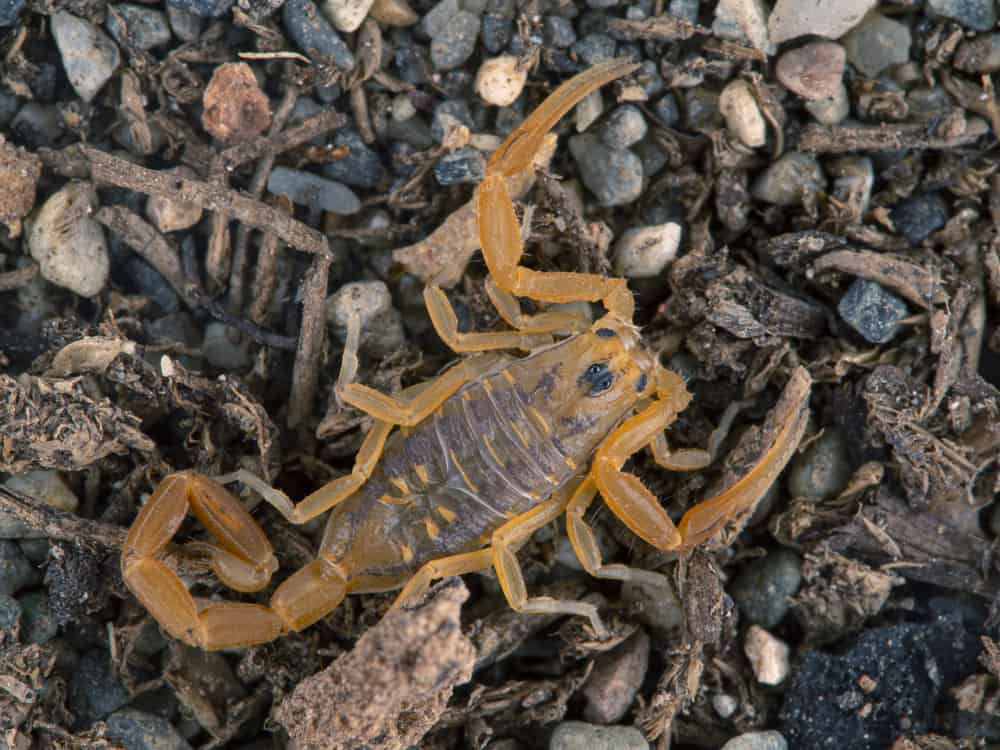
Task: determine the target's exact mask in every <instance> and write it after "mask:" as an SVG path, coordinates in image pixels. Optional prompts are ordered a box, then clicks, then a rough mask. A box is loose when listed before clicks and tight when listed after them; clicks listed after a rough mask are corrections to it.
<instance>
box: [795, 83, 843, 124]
mask: <svg viewBox="0 0 1000 750" xmlns="http://www.w3.org/2000/svg"><path fill="white" fill-rule="evenodd" d="M806 110H807V111H808V112H809V114H811V115H812V116H813V117H815V118H816V122H819V123H822V124H823V125H839V124H840V123H842V122H843V121H844V120H846V119H847V116H848V115H849V114H851V99H850V97H849V96H848V95H847V87H846V86H845V85H844V84H843V83H841V84H840V85H839V86H838V87H837V90H836V91H834V93H833V96H830V97H827V98H826V99H815V100H813V101H807V102H806Z"/></svg>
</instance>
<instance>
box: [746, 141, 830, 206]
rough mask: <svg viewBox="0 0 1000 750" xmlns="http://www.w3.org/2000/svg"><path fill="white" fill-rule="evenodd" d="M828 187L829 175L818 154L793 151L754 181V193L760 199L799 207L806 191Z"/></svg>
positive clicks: (812, 191) (752, 191) (780, 204)
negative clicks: (825, 171)
mask: <svg viewBox="0 0 1000 750" xmlns="http://www.w3.org/2000/svg"><path fill="white" fill-rule="evenodd" d="M825 187H826V177H825V176H824V175H823V169H822V167H820V165H819V162H818V161H817V160H816V157H815V156H813V155H812V154H803V153H800V152H798V151H789V152H788V153H786V154H784V155H783V156H782V157H781V158H780V159H778V161H776V162H774V163H773V164H771V166H769V167H768V168H767V169H766V170H764V173H763V174H762V175H760V176H759V177H758V178H757V180H756V181H755V182H754V185H753V188H752V190H751V193H752V194H753V197H754V198H756V199H757V200H761V201H764V202H765V203H775V204H777V205H779V206H798V205H801V203H802V197H803V195H805V194H806V193H815V192H818V191H820V190H823V189H824V188H825Z"/></svg>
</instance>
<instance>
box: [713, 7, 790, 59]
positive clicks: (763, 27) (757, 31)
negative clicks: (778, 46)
mask: <svg viewBox="0 0 1000 750" xmlns="http://www.w3.org/2000/svg"><path fill="white" fill-rule="evenodd" d="M715 13H716V17H717V18H719V19H720V22H722V23H726V22H730V23H731V22H734V23H735V24H736V25H737V26H738V27H739V29H740V31H741V32H742V33H743V36H745V37H746V39H747V40H748V41H749V42H750V44H752V45H753V46H754V47H756V48H757V49H759V50H760V51H761V52H765V53H767V54H769V55H770V54H774V51H775V47H774V45H773V44H772V43H771V41H770V38H769V35H768V31H767V9H766V8H765V7H764V4H763V3H762V2H761V0H719V4H718V6H717V7H716V10H715ZM713 28H714V27H713Z"/></svg>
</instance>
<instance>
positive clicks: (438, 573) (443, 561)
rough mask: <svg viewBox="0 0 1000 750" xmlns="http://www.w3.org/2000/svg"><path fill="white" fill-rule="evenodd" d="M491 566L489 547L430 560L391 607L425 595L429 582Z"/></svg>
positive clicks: (491, 559) (404, 588) (399, 605)
mask: <svg viewBox="0 0 1000 750" xmlns="http://www.w3.org/2000/svg"><path fill="white" fill-rule="evenodd" d="M492 564H493V556H492V554H491V552H490V549H489V547H487V548H486V549H480V550H476V551H475V552H461V553H459V554H457V555H449V556H448V557H442V558H439V559H437V560H431V561H430V562H429V563H427V564H426V565H424V566H423V567H422V568H420V570H418V571H417V572H416V574H415V575H414V576H413V578H411V579H410V580H409V582H408V583H407V584H406V585H405V586H404V587H403V590H402V591H400V592H399V596H397V597H396V601H394V602H393V603H392V606H393V607H401V606H403V605H404V604H406V603H407V602H412V601H415V600H417V599H419V598H420V597H422V596H423V595H424V594H425V593H427V589H428V588H429V587H430V585H431V581H434V580H436V579H438V578H447V577H448V576H460V575H464V574H466V573H476V572H478V571H480V570H486V569H487V568H488V567H490V565H492Z"/></svg>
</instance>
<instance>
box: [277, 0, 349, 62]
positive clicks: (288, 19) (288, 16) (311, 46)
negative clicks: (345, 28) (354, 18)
mask: <svg viewBox="0 0 1000 750" xmlns="http://www.w3.org/2000/svg"><path fill="white" fill-rule="evenodd" d="M281 17H282V20H283V21H284V23H285V30H286V31H287V32H288V35H289V36H290V37H291V39H292V41H293V42H295V44H296V45H297V46H298V48H299V49H301V50H302V51H303V52H305V53H306V54H307V55H319V56H320V57H328V58H330V59H331V60H333V64H334V65H336V66H337V67H338V68H340V69H341V70H351V69H353V68H354V54H353V53H352V52H351V50H350V48H349V47H348V46H347V45H346V44H345V43H344V40H343V39H341V38H340V35H339V34H338V33H337V31H336V29H334V28H333V26H331V25H330V22H329V21H327V20H326V18H325V17H324V16H323V14H322V13H320V12H319V8H317V7H316V4H315V3H313V2H312V0H287V2H286V3H285V5H284V7H283V8H282V10H281Z"/></svg>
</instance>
